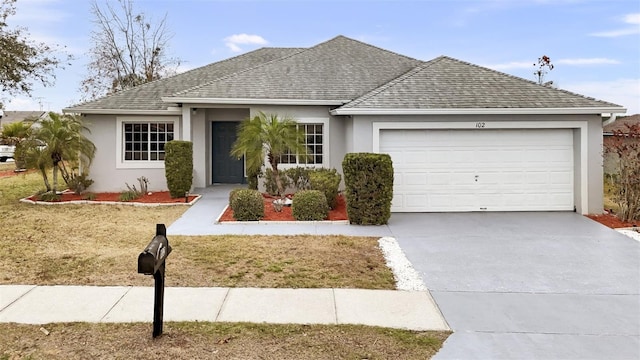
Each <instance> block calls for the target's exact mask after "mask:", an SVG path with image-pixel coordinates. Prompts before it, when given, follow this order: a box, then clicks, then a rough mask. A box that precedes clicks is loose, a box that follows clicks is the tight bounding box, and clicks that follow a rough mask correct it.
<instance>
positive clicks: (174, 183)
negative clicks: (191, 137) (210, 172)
mask: <svg viewBox="0 0 640 360" xmlns="http://www.w3.org/2000/svg"><path fill="white" fill-rule="evenodd" d="M164 152H165V155H164V175H165V177H166V179H167V187H168V188H169V193H171V197H172V198H179V197H185V194H186V193H187V192H188V191H189V190H191V185H192V184H193V143H191V142H190V141H181V140H172V141H169V142H168V143H166V144H165V146H164Z"/></svg>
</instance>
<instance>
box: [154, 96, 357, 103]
mask: <svg viewBox="0 0 640 360" xmlns="http://www.w3.org/2000/svg"><path fill="white" fill-rule="evenodd" d="M162 101H164V102H169V103H182V104H185V103H186V104H188V103H191V104H221V105H222V104H231V105H344V104H346V103H348V102H349V101H351V100H310V99H253V98H198V97H172V96H164V97H162Z"/></svg>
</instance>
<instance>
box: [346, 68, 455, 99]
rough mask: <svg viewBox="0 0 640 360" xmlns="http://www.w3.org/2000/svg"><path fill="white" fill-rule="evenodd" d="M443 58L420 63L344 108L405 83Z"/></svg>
mask: <svg viewBox="0 0 640 360" xmlns="http://www.w3.org/2000/svg"><path fill="white" fill-rule="evenodd" d="M442 58H443V56H439V57H437V58H435V59H431V60H429V61H421V63H420V64H419V65H417V66H416V67H414V68H412V69H411V70H409V71H407V72H405V73H404V74H402V75H400V76H398V77H397V78H395V79H393V80H391V81H389V82H387V83H385V84H382V85H380V86H378V87H377V88H375V89H373V90H371V91H369V92H367V93H366V94H364V95H362V96H360V97H358V98H357V99H354V100H352V101H350V102H349V103H347V104H345V106H346V107H349V106H355V105H358V104H360V103H362V102H364V101H366V100H368V99H370V98H372V97H374V96H377V95H379V94H381V93H382V92H384V91H386V90H388V89H390V88H392V87H394V86H395V85H397V84H399V83H401V82H403V81H405V80H406V79H409V78H410V77H412V76H414V75H416V74H418V73H420V72H421V71H422V70H424V69H426V68H427V67H429V66H431V65H433V64H435V63H437V62H439V61H441V60H442Z"/></svg>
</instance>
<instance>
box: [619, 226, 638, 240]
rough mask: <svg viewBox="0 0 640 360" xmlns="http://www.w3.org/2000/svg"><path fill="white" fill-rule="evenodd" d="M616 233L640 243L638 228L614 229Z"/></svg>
mask: <svg viewBox="0 0 640 360" xmlns="http://www.w3.org/2000/svg"><path fill="white" fill-rule="evenodd" d="M616 231H617V232H619V233H621V234H623V235H626V236H628V237H630V238H632V239H634V240H637V241H640V228H638V227H629V228H619V229H616Z"/></svg>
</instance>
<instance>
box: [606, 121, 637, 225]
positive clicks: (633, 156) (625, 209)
mask: <svg viewBox="0 0 640 360" xmlns="http://www.w3.org/2000/svg"><path fill="white" fill-rule="evenodd" d="M625 126H626V129H625V130H624V131H622V130H616V131H614V132H613V136H611V141H607V142H605V145H604V151H605V152H606V153H613V154H616V155H617V161H618V163H617V167H618V172H617V174H616V175H615V176H614V179H613V180H614V183H615V195H614V196H615V200H616V203H618V206H619V208H620V209H619V211H618V214H617V215H618V217H619V218H620V219H621V220H623V221H628V222H632V221H637V220H640V124H633V125H629V124H625Z"/></svg>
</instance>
